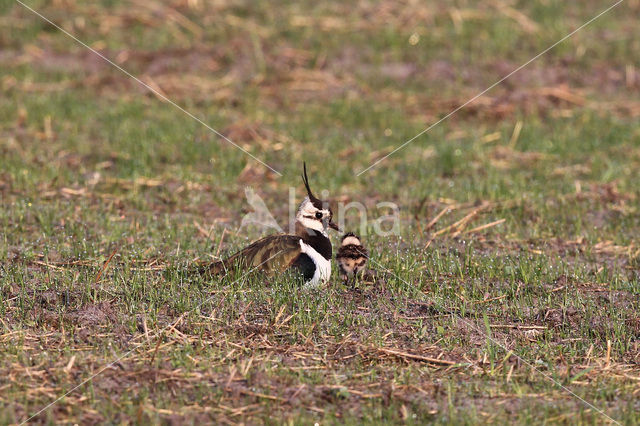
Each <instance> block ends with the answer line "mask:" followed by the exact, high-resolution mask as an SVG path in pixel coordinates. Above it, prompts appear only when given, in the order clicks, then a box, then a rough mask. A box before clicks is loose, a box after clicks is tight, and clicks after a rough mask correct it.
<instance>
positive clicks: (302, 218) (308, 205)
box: [296, 163, 340, 233]
mask: <svg viewBox="0 0 640 426" xmlns="http://www.w3.org/2000/svg"><path fill="white" fill-rule="evenodd" d="M302 182H304V186H305V188H306V189H307V196H306V197H305V199H304V200H303V201H302V204H300V207H299V208H298V213H297V214H296V221H298V222H299V223H300V224H301V225H303V226H304V227H305V228H309V229H313V230H314V231H319V232H322V233H326V230H327V228H331V229H335V230H336V231H339V230H340V228H338V225H336V224H335V223H334V222H333V212H332V211H331V208H330V207H329V203H328V202H326V201H322V200H320V199H319V198H316V197H315V196H314V195H313V193H312V192H311V188H310V187H309V178H308V177H307V165H306V164H304V163H303V174H302Z"/></svg>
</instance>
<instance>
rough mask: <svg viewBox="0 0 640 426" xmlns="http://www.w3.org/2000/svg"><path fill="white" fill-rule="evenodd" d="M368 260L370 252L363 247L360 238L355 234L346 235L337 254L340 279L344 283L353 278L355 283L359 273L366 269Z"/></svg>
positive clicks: (348, 233)
mask: <svg viewBox="0 0 640 426" xmlns="http://www.w3.org/2000/svg"><path fill="white" fill-rule="evenodd" d="M368 258H369V251H368V250H367V248H366V247H365V246H363V245H362V240H361V239H360V237H358V236H357V235H356V234H354V233H353V232H347V233H346V234H344V236H343V237H342V242H341V244H340V248H339V249H338V253H337V254H336V261H337V262H338V269H339V270H340V278H342V280H343V281H348V280H350V279H351V278H353V279H354V281H355V277H356V276H357V275H358V273H359V272H361V271H363V270H364V269H365V265H366V264H367V259H368Z"/></svg>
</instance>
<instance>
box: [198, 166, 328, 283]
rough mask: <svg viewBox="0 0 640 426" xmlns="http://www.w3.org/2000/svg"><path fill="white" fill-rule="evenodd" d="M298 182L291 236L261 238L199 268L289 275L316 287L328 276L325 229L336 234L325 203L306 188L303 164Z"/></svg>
mask: <svg viewBox="0 0 640 426" xmlns="http://www.w3.org/2000/svg"><path fill="white" fill-rule="evenodd" d="M302 181H303V183H304V186H305V188H306V190H307V196H306V197H305V199H304V200H303V201H302V203H301V204H300V207H299V208H298V211H297V213H296V222H295V234H279V235H270V236H268V237H264V238H262V239H260V240H258V241H255V242H253V243H252V244H250V245H249V246H247V247H245V248H244V249H242V250H240V251H239V252H237V253H235V254H233V255H232V256H230V257H228V258H226V259H224V260H221V261H217V262H214V263H211V264H208V265H206V266H203V267H201V268H200V272H202V273H205V274H211V275H218V274H224V273H227V272H229V271H233V270H236V269H238V270H240V271H242V270H246V271H250V270H254V269H255V270H259V271H262V272H264V273H266V274H267V275H274V274H278V273H283V272H285V271H289V272H292V273H293V274H296V275H299V276H300V277H302V278H303V279H304V283H305V286H306V287H316V286H318V285H320V284H323V283H325V282H327V281H328V280H329V277H330V276H331V258H332V250H331V240H329V236H328V235H327V230H328V229H329V228H331V229H334V230H336V231H339V228H338V226H337V225H336V224H335V223H334V222H333V212H332V211H331V208H329V205H328V203H327V202H325V201H322V200H320V199H318V198H316V197H315V196H314V195H313V193H312V192H311V188H310V187H309V178H308V177H307V165H306V164H304V163H303V174H302Z"/></svg>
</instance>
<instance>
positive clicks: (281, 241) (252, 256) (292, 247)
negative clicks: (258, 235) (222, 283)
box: [201, 235, 301, 274]
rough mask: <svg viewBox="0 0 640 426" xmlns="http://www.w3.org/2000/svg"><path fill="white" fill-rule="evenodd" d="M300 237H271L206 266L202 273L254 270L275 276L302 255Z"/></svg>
mask: <svg viewBox="0 0 640 426" xmlns="http://www.w3.org/2000/svg"><path fill="white" fill-rule="evenodd" d="M300 253H301V249H300V237H296V236H294V235H270V236H268V237H265V238H262V239H260V240H258V241H256V242H254V243H252V244H251V245H249V246H247V247H245V248H244V249H242V250H240V251H239V252H237V253H235V254H234V255H232V256H231V257H229V258H227V259H225V260H222V261H219V262H215V263H212V264H210V265H206V266H205V267H204V268H202V269H201V272H205V273H206V272H208V273H210V274H220V273H226V272H227V271H230V270H234V269H235V268H241V269H246V270H247V272H248V271H249V270H252V269H256V270H260V271H263V272H266V273H267V274H273V273H275V272H282V271H284V270H285V269H287V268H288V267H289V266H290V265H291V264H292V263H293V261H294V260H295V259H296V258H297V257H298V255H300Z"/></svg>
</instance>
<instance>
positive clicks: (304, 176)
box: [302, 162, 322, 209]
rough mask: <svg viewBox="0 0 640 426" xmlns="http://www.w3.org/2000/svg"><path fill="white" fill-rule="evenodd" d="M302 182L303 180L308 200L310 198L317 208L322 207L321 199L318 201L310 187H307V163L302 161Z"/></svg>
mask: <svg viewBox="0 0 640 426" xmlns="http://www.w3.org/2000/svg"><path fill="white" fill-rule="evenodd" d="M302 182H304V186H305V188H307V195H308V196H309V200H311V202H312V203H313V205H314V206H316V207H317V208H319V209H321V208H322V201H320V200H319V199H318V198H316V197H315V196H314V195H313V193H312V192H311V188H310V187H309V178H308V177H307V163H306V162H303V163H302Z"/></svg>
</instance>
